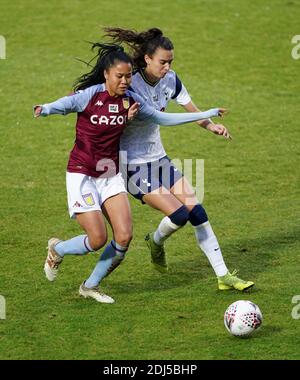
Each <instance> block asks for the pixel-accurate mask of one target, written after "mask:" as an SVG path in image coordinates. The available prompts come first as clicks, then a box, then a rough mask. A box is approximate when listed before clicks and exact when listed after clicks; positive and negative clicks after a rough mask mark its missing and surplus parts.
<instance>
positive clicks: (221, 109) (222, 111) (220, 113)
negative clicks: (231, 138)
mask: <svg viewBox="0 0 300 380" xmlns="http://www.w3.org/2000/svg"><path fill="white" fill-rule="evenodd" d="M225 113H227V109H226V108H219V113H218V116H219V117H223V116H224V114H225Z"/></svg>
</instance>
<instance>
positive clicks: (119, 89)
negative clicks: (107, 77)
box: [117, 87, 128, 95]
mask: <svg viewBox="0 0 300 380" xmlns="http://www.w3.org/2000/svg"><path fill="white" fill-rule="evenodd" d="M127 89H128V87H120V88H118V92H117V94H118V95H124V94H125V92H126V91H127Z"/></svg>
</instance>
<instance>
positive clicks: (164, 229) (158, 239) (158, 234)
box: [153, 216, 181, 245]
mask: <svg viewBox="0 0 300 380" xmlns="http://www.w3.org/2000/svg"><path fill="white" fill-rule="evenodd" d="M180 227H181V226H178V225H177V224H174V223H172V222H171V220H170V218H169V217H168V216H165V217H164V218H163V219H162V220H161V222H160V223H159V226H158V228H157V230H156V231H155V232H154V236H153V239H154V242H155V243H156V244H157V245H163V244H164V241H165V240H167V239H168V237H169V236H171V235H172V234H173V233H174V232H175V231H177V230H178V229H179V228H180Z"/></svg>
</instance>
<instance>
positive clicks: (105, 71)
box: [103, 70, 108, 80]
mask: <svg viewBox="0 0 300 380" xmlns="http://www.w3.org/2000/svg"><path fill="white" fill-rule="evenodd" d="M103 74H104V78H105V80H107V78H108V71H107V70H104V73H103Z"/></svg>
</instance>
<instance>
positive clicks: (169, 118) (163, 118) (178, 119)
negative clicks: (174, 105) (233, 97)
mask: <svg viewBox="0 0 300 380" xmlns="http://www.w3.org/2000/svg"><path fill="white" fill-rule="evenodd" d="M225 112H226V110H225V109H224V108H211V109H209V110H208V111H204V112H191V113H167V112H160V111H156V110H154V112H153V113H152V114H151V115H149V116H148V117H147V119H149V120H151V121H153V122H154V123H156V124H160V125H164V126H166V127H168V126H173V125H179V124H184V123H191V122H193V121H198V120H204V119H208V118H210V117H216V116H220V117H222V116H223V115H224V113H225Z"/></svg>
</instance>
